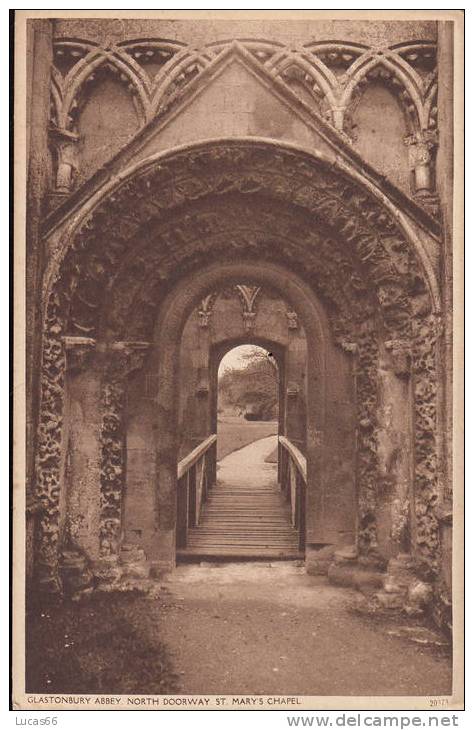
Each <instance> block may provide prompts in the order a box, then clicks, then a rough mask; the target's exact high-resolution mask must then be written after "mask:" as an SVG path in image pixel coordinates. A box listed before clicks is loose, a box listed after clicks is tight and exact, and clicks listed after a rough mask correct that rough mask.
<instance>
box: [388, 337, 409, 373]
mask: <svg viewBox="0 0 474 730" xmlns="http://www.w3.org/2000/svg"><path fill="white" fill-rule="evenodd" d="M385 348H386V349H387V350H388V351H389V353H390V356H391V357H390V360H391V366H392V369H393V372H394V373H395V375H398V376H400V377H408V376H409V375H410V374H411V355H412V345H411V342H407V341H405V340H387V341H386V342H385Z"/></svg>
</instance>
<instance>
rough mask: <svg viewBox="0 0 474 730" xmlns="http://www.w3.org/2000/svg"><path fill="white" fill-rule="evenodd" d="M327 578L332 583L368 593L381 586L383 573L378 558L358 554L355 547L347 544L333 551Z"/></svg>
mask: <svg viewBox="0 0 474 730" xmlns="http://www.w3.org/2000/svg"><path fill="white" fill-rule="evenodd" d="M328 578H329V582H330V583H333V584H334V585H338V586H344V587H346V588H355V589H356V590H359V591H361V592H362V593H370V592H374V590H375V589H376V588H381V587H382V584H383V578H384V574H383V572H382V568H381V563H380V559H379V558H377V557H363V556H359V555H358V553H357V548H356V547H355V546H352V545H348V546H346V547H343V548H341V549H339V550H336V551H335V552H334V559H333V561H332V563H331V565H330V566H329V570H328Z"/></svg>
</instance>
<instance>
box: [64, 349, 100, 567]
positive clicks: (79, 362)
mask: <svg viewBox="0 0 474 730" xmlns="http://www.w3.org/2000/svg"><path fill="white" fill-rule="evenodd" d="M64 344H65V350H66V382H67V387H66V402H65V414H64V430H65V433H64V443H66V444H67V453H66V464H65V483H66V489H65V490H63V493H65V494H64V500H65V504H63V505H61V512H62V513H63V515H64V520H63V522H64V527H63V530H62V540H61V543H62V549H63V551H64V550H67V551H69V552H70V551H72V550H75V551H78V552H79V553H81V554H84V555H86V556H87V558H88V559H90V560H94V559H95V558H97V556H98V549H99V545H98V513H99V501H100V495H99V487H98V485H99V474H100V445H99V433H100V424H101V421H100V398H101V367H100V363H99V362H98V361H97V359H95V358H94V359H93V357H92V356H93V355H94V353H95V352H96V351H97V345H96V342H95V340H93V339H90V338H88V337H65V338H64Z"/></svg>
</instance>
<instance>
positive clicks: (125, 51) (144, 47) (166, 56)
mask: <svg viewBox="0 0 474 730" xmlns="http://www.w3.org/2000/svg"><path fill="white" fill-rule="evenodd" d="M236 45H237V46H238V47H240V48H242V49H243V50H244V52H245V53H247V54H249V55H250V56H251V57H252V59H256V60H257V62H258V63H260V64H262V66H264V68H265V69H266V70H267V71H268V72H269V76H270V79H271V78H272V77H274V78H276V79H278V80H279V81H281V82H283V84H285V85H286V86H287V87H288V89H289V91H291V92H292V93H293V94H296V95H297V96H299V97H300V98H302V99H303V100H304V101H305V102H306V103H307V104H309V106H310V107H312V108H313V109H314V111H315V113H317V114H319V115H321V117H322V118H324V119H325V120H326V121H327V122H329V124H331V125H332V126H333V127H334V128H335V129H336V130H337V131H338V132H339V133H340V134H341V136H342V138H343V139H345V140H346V139H350V138H351V137H353V135H354V130H353V123H352V121H351V119H352V116H353V112H354V109H355V108H356V106H357V104H358V102H359V100H360V97H361V94H362V92H363V90H364V88H365V87H366V86H368V85H369V84H371V83H375V82H377V83H380V82H382V83H383V84H384V85H386V86H387V87H388V88H389V89H390V90H391V91H392V92H393V93H394V95H395V97H396V98H397V100H398V102H399V104H400V106H401V108H402V110H403V111H404V113H405V117H406V120H407V134H418V133H421V132H422V131H423V130H432V129H435V128H436V125H437V107H436V91H437V89H436V77H437V74H436V47H435V46H434V45H433V44H431V43H430V44H426V43H420V42H417V41H412V42H409V43H407V44H404V45H403V46H400V45H399V44H397V46H395V47H393V48H382V47H377V46H376V45H375V46H374V47H373V48H369V47H364V46H360V45H359V44H357V45H354V44H351V43H349V42H347V43H344V42H333V41H320V42H317V43H310V44H307V45H306V46H305V47H304V48H299V49H295V48H293V47H285V46H282V44H281V43H274V42H272V41H271V40H268V41H251V40H248V39H245V40H238V41H236V40H231V41H226V42H224V43H218V44H216V43H212V44H206V45H202V46H200V47H192V48H191V47H187V46H186V45H185V44H183V43H179V42H172V41H163V40H161V39H147V40H146V41H145V40H142V41H128V42H127V39H126V38H124V39H123V40H122V42H121V43H120V44H116V43H113V44H112V45H111V46H110V47H105V46H101V45H97V44H95V43H94V44H91V43H88V42H87V41H82V40H81V39H67V40H66V39H61V40H58V41H56V43H55V49H54V50H55V66H53V71H52V121H53V124H54V125H55V126H56V128H58V129H59V130H60V132H61V133H63V134H65V135H67V134H68V133H71V132H72V133H76V132H77V126H78V119H79V117H80V114H81V110H82V107H83V104H84V100H85V99H87V96H88V94H89V93H90V89H92V88H93V87H94V85H95V83H96V82H97V79H100V78H101V77H107V76H110V77H112V78H114V79H116V80H118V81H119V82H120V83H121V84H123V87H124V89H125V90H126V91H127V93H128V94H130V97H131V99H132V101H133V103H134V106H135V108H136V111H137V115H138V117H139V118H140V120H141V124H142V125H145V124H146V123H147V122H149V121H150V120H151V119H153V118H154V117H155V116H156V115H157V114H159V113H160V112H162V111H164V110H165V109H166V108H167V107H169V105H170V103H173V101H174V100H176V99H177V98H179V94H180V92H181V91H182V89H184V88H185V87H186V86H187V85H188V84H189V82H190V81H192V80H193V79H195V78H196V77H199V76H200V75H202V74H205V73H206V72H207V70H208V69H209V67H210V66H211V64H212V63H213V62H214V61H215V60H216V58H218V56H219V54H222V53H223V52H225V51H226V50H229V49H231V48H232V47H235V46H236ZM414 58H416V59H417V60H416V61H414V60H413V59H414ZM157 66H158V67H159V71H157ZM150 68H152V69H154V72H153V73H152V74H151V75H150V73H149V69H150ZM341 71H342V73H341ZM74 159H75V161H74V163H73V165H72V167H73V168H75V166H76V165H77V159H76V158H74ZM64 164H65V165H66V167H67V166H68V165H70V163H69V162H67V161H64ZM57 175H58V177H59V178H61V180H62V177H63V175H64V176H65V178H66V179H65V180H64V182H65V184H66V185H68V186H69V182H68V180H67V178H68V177H70V172H68V171H67V170H66V168H64V169H63V170H62V171H61V172H60V171H59V168H58V171H57ZM420 175H421V173H420ZM61 184H63V182H62V181H61ZM68 189H69V188H68ZM417 189H418V188H417Z"/></svg>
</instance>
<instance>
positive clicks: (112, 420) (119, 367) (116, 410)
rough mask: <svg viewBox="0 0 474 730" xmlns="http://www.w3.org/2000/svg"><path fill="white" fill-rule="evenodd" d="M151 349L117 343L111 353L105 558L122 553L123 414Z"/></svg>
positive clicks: (105, 423) (106, 393)
mask: <svg viewBox="0 0 474 730" xmlns="http://www.w3.org/2000/svg"><path fill="white" fill-rule="evenodd" d="M148 349H149V343H147V342H116V343H114V344H113V345H111V346H110V348H109V350H108V353H107V365H106V369H105V372H104V381H103V388H102V426H101V431H100V445H101V469H100V528H99V530H100V532H99V544H100V555H101V557H102V558H104V557H110V556H115V555H117V554H118V552H119V549H120V539H121V521H122V496H123V488H124V478H125V474H124V449H125V427H124V423H123V410H124V402H125V396H126V390H127V379H128V377H129V376H130V375H131V374H132V373H134V372H136V371H137V370H140V369H141V368H142V366H143V362H144V360H145V356H146V354H147V352H148Z"/></svg>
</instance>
